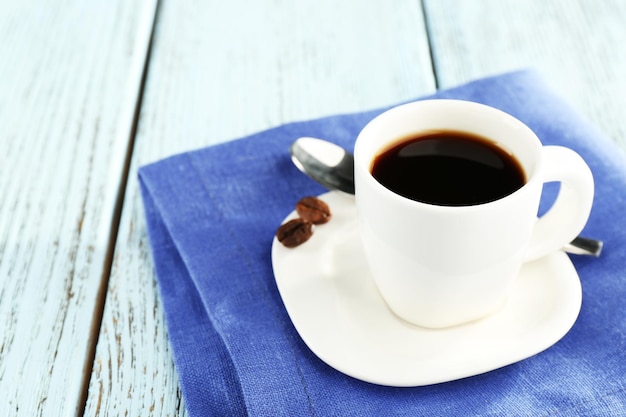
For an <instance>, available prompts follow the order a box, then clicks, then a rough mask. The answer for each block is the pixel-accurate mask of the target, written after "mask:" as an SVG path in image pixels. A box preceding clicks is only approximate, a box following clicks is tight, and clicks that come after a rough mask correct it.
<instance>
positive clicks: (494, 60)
mask: <svg viewBox="0 0 626 417" xmlns="http://www.w3.org/2000/svg"><path fill="white" fill-rule="evenodd" d="M56 3H59V4H56ZM156 3H157V0H134V1H119V0H115V1H98V0H93V1H91V2H89V3H85V2H78V1H69V2H52V1H51V2H48V3H47V4H46V3H42V2H37V3H36V2H34V1H32V0H27V1H22V2H8V1H2V0H0V144H1V145H2V147H3V148H2V149H3V154H2V157H1V158H2V159H0V192H1V195H2V199H1V200H0V317H2V320H1V321H0V415H17V416H33V415H51V416H57V415H81V414H83V411H84V415H89V416H108V415H129V416H136V415H141V416H173V415H186V412H185V410H184V402H183V401H182V398H181V395H180V392H179V389H178V382H177V376H176V371H175V369H174V367H173V363H172V355H171V351H170V348H169V345H168V342H167V331H166V327H165V323H164V318H163V311H162V309H161V305H160V303H159V294H158V288H157V286H156V283H155V279H154V271H153V269H152V260H151V257H150V253H149V248H148V242H147V237H146V230H145V224H144V220H143V212H142V210H143V208H142V206H141V201H140V198H139V195H138V186H137V182H136V171H137V168H138V167H139V166H141V165H143V164H145V163H149V162H153V161H155V160H157V159H159V158H162V157H165V156H167V155H170V154H172V153H176V152H181V151H186V150H190V149H193V148H197V147H202V146H207V145H211V144H215V143H219V142H223V141H226V140H230V139H233V138H237V137H240V136H243V135H246V134H249V133H252V132H254V131H258V130H261V129H266V128H269V127H272V126H276V125H279V124H281V123H285V122H290V121H295V120H302V119H310V118H315V117H319V116H324V115H328V114H333V113H340V112H352V111H360V110H365V109H370V108H374V107H379V106H383V105H388V104H391V103H394V102H397V101H401V100H406V99H409V98H411V97H415V96H419V95H421V94H426V93H430V92H432V91H434V89H435V88H436V85H438V86H439V87H449V86H452V85H455V84H459V83H462V82H464V81H468V80H470V79H473V78H477V77H482V76H486V75H491V74H496V73H499V72H502V71H507V70H511V69H517V68H521V67H529V66H531V67H536V68H538V69H539V70H540V71H542V72H543V73H544V75H545V76H546V78H547V79H548V81H549V82H550V83H551V84H552V85H553V86H554V87H555V88H556V89H557V90H558V91H559V92H560V93H561V94H563V95H564V96H565V97H566V98H568V99H569V100H570V101H571V102H572V104H573V105H574V106H575V107H577V108H578V109H579V110H580V111H581V113H583V114H585V115H586V116H587V117H589V118H590V119H591V120H592V121H593V122H594V123H596V124H597V125H598V126H599V127H600V128H601V129H602V130H604V131H605V132H607V133H608V134H609V135H610V136H611V137H612V138H613V139H615V140H616V142H618V143H620V144H621V145H622V147H624V148H625V149H626V119H625V118H623V117H622V113H623V110H622V102H623V97H624V93H626V78H625V77H623V74H625V73H626V55H624V54H623V53H622V50H623V44H624V42H626V25H624V24H623V22H625V21H626V3H625V2H623V1H621V0H607V1H603V2H596V1H593V0H554V1H550V2H546V1H543V0H522V1H519V2H502V1H499V0H464V1H455V0H424V1H422V2H417V1H413V0H402V1H394V2H388V1H383V0H369V1H364V0H349V1H342V2H335V1H331V0H323V1H318V2H284V1H277V0H260V1H256V2H249V1H245V0H233V1H229V2H218V1H216V0H210V1H205V2H191V1H185V0H181V1H175V2H174V1H172V2H166V1H161V2H160V5H159V7H158V13H157V17H156V20H154V21H153V18H154V12H155V8H156ZM392 3H393V4H392ZM422 5H423V9H422ZM153 27H154V29H155V32H154V42H153V44H152V50H151V52H150V55H149V56H148V55H147V52H148V48H149V36H150V33H151V31H152V28H153ZM429 47H430V50H429ZM147 57H148V58H149V62H148V66H147V70H148V72H147V79H146V84H145V90H144V91H143V92H142V94H141V95H140V94H139V91H140V89H141V85H142V84H141V77H142V71H143V65H144V62H145V60H146V58H147ZM431 57H432V61H431ZM137 106H140V113H139V119H138V125H137V130H136V132H135V131H134V130H133V120H134V115H135V109H136V107H137ZM131 145H132V146H131ZM127 151H128V152H132V159H131V161H130V169H129V170H128V177H125V174H126V170H125V166H124V163H125V158H126V156H127ZM625 162H626V160H625ZM126 181H127V183H126ZM120 187H122V188H120ZM118 195H120V196H125V198H124V200H123V206H118V205H117V202H116V200H117V199H118ZM120 207H121V208H122V213H121V219H120V222H119V228H118V224H117V216H116V213H117V209H118V208H120ZM114 239H116V240H115V241H114ZM113 245H115V246H114V247H115V252H114V253H112V252H110V248H112V247H113ZM102 300H106V303H103V302H102ZM103 304H104V306H103ZM100 318H102V322H101V323H100ZM95 338H97V347H96V351H95V358H94V361H93V364H92V362H91V359H92V352H91V351H90V349H91V344H92V343H94V342H95V340H96V339H95ZM84 370H85V371H86V372H85V374H84V375H83V371H84ZM207 377H210V376H207ZM87 388H88V391H86V390H87ZM83 395H87V397H86V405H85V409H84V410H83V409H82V400H83Z"/></svg>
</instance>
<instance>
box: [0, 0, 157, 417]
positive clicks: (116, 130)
mask: <svg viewBox="0 0 626 417" xmlns="http://www.w3.org/2000/svg"><path fill="white" fill-rule="evenodd" d="M153 8H154V4H153V2H152V1H150V0H145V1H144V0H136V1H127V0H105V1H98V0H94V1H91V2H89V4H86V3H85V2H81V1H65V2H59V1H56V2H52V1H50V2H39V1H31V0H26V1H2V2H0V146H1V147H2V154H1V156H0V195H1V196H2V198H1V199H0V318H1V319H0V415H2V416H29V417H30V416H72V415H76V414H77V413H81V410H80V409H79V408H80V404H81V401H82V398H83V397H84V387H85V383H84V382H85V378H88V377H90V372H85V371H90V368H91V357H92V356H93V347H92V346H91V345H93V344H94V343H95V339H94V338H95V337H97V335H98V332H97V329H93V326H97V324H98V323H97V320H96V321H94V319H95V318H97V317H99V315H100V313H99V312H98V310H101V309H102V305H101V304H102V303H101V298H102V296H103V295H104V294H105V292H104V291H103V290H105V288H101V287H102V285H104V284H105V283H106V281H107V279H108V257H109V253H110V249H111V248H112V246H111V245H110V241H109V240H110V236H111V230H112V229H111V226H112V224H113V223H114V220H115V212H116V199H117V195H118V190H119V185H120V183H122V182H123V181H124V177H125V176H124V173H123V171H124V169H123V168H124V164H125V160H126V153H127V146H128V139H129V137H130V134H131V126H132V122H133V113H134V109H135V105H136V102H137V94H138V91H139V83H140V80H141V74H142V68H143V63H144V61H145V52H146V50H147V39H148V36H149V34H150V31H151V27H152V19H151V12H150V11H151V9H153ZM94 330H96V331H94ZM85 368H87V369H85Z"/></svg>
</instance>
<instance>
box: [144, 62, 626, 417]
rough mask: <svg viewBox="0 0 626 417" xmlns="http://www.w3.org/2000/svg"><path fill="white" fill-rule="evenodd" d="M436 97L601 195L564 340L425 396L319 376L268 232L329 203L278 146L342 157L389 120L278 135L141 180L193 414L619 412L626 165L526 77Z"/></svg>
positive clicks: (352, 117)
mask: <svg viewBox="0 0 626 417" xmlns="http://www.w3.org/2000/svg"><path fill="white" fill-rule="evenodd" d="M433 97H434V98H457V99H464V100H471V101H477V102H481V103H484V104H488V105H491V106H493V107H497V108H500V109H502V110H504V111H506V112H508V113H510V114H512V115H514V116H515V117H517V118H519V119H520V120H522V121H523V122H525V123H526V124H527V125H528V126H530V127H531V128H532V129H533V130H534V131H535V133H536V134H537V135H538V136H539V138H540V139H541V140H542V142H543V143H544V144H560V145H565V146H568V147H570V148H572V149H574V150H576V151H577V152H578V153H580V154H581V155H582V156H583V158H584V159H585V160H586V162H587V163H588V164H589V165H590V167H591V169H592V171H593V173H594V178H595V182H596V198H595V203H594V207H593V210H592V214H591V217H590V219H589V222H588V225H587V227H586V229H585V231H584V234H585V235H587V236H591V237H596V238H599V239H603V240H604V241H605V249H604V253H603V254H602V256H601V257H600V258H598V259H596V258H590V257H583V256H572V260H573V262H574V265H575V267H576V269H577V271H578V273H579V276H580V279H581V282H582V287H583V305H582V310H581V312H580V315H579V317H578V320H577V322H576V323H575V325H574V327H573V328H572V330H571V331H570V332H569V333H568V334H567V335H566V336H565V337H564V338H563V339H562V340H561V341H559V342H558V343H557V344H555V345H554V346H552V347H551V348H549V349H548V350H546V351H544V352H542V353H540V354H537V355H535V356H533V357H531V358H529V359H526V360H524V361H521V362H518V363H515V364H512V365H509V366H506V367H504V368H500V369H497V370H494V371H491V372H488V373H485V374H482V375H477V376H474V377H469V378H465V379H462V380H457V381H452V382H447V383H442V384H437V385H432V386H425V387H413V388H393V387H384V386H379V385H375V384H370V383H366V382H362V381H359V380H357V379H354V378H351V377H349V376H346V375H344V374H342V373H340V372H338V371H336V370H334V369H333V368H331V367H329V366H328V365H326V364H325V363H324V362H322V361H321V360H320V359H318V358H317V357H316V356H315V355H314V354H313V353H312V352H311V351H310V350H309V349H308V348H307V346H306V345H305V344H304V342H303V341H302V340H301V339H300V337H299V335H298V333H297V332H296V330H295V329H294V327H293V325H292V324H291V321H290V319H289V317H288V315H287V312H286V311H285V308H284V306H283V303H282V301H281V298H280V296H279V293H278V290H277V288H276V284H275V282H274V277H273V273H272V267H271V256H270V249H271V246H272V239H273V236H274V233H275V231H276V228H277V227H278V225H279V224H280V223H281V221H282V220H283V219H284V217H285V216H286V215H287V214H288V213H289V212H290V211H291V210H293V208H294V204H295V202H296V201H297V200H298V199H299V198H301V197H303V196H305V195H315V194H320V193H322V192H324V191H325V190H324V189H323V188H322V187H320V186H318V185H317V184H315V183H314V182H313V181H311V180H309V179H308V178H306V177H305V176H304V175H302V174H301V173H299V172H298V171H297V169H296V168H295V167H294V166H293V165H292V163H291V161H290V157H289V154H288V147H289V145H290V143H291V142H292V141H293V140H294V139H296V138H297V137H299V136H316V137H322V138H326V139H328V140H331V141H333V142H335V143H338V144H340V145H342V146H344V147H346V148H348V149H352V148H353V145H354V140H355V138H356V136H357V133H358V132H359V131H360V130H361V128H362V127H363V126H364V125H365V124H366V123H367V122H368V121H369V120H371V119H372V118H373V117H374V116H376V115H377V114H378V113H380V112H382V111H383V110H385V109H379V110H374V111H370V112H364V113H358V114H348V115H339V116H333V117H327V118H323V119H319V120H312V121H307V122H300V123H291V124H286V125H283V126H280V127H277V128H274V129H270V130H267V131H264V132H260V133H257V134H254V135H251V136H248V137H245V138H242V139H239V140H235V141H232V142H228V143H225V144H221V145H217V146H213V147H209V148H205V149H200V150H196V151H193V152H189V153H184V154H180V155H176V156H173V157H170V158H167V159H164V160H162V161H159V162H156V163H154V164H151V165H148V166H145V167H142V168H141V169H140V171H139V178H140V183H141V191H142V197H143V200H144V207H145V213H146V219H147V228H148V232H149V237H150V243H151V247H152V253H153V259H154V263H155V266H156V274H157V279H158V282H159V287H160V290H161V297H162V303H163V306H164V309H165V314H166V321H167V325H168V329H169V338H170V343H171V346H172V348H173V352H174V359H175V364H176V368H177V371H178V374H179V378H180V383H181V387H182V391H183V395H184V398H185V403H186V407H187V409H188V412H189V414H190V415H191V416H210V415H234V416H237V415H251V416H283V415H284V416H307V415H310V416H335V415H336V416H378V415H386V416H388V415H397V416H404V415H406V416H416V415H464V416H471V415H533V416H534V415H557V414H558V415H559V416H570V415H571V416H579V415H586V416H592V415H595V416H609V415H610V416H614V415H626V354H625V353H624V352H625V351H626V308H625V307H624V305H625V303H626V272H624V266H625V265H626V219H625V217H624V213H626V201H625V197H624V190H625V189H626V157H625V156H624V154H623V153H622V152H620V151H619V150H618V149H617V148H616V147H615V146H614V145H613V143H612V142H611V141H610V140H609V139H607V138H606V137H605V136H604V135H603V134H602V133H601V132H599V131H598V130H597V129H595V128H594V127H593V126H592V125H590V124H589V123H588V122H586V121H585V120H583V118H581V117H580V116H579V115H578V114H576V112H575V111H573V110H572V109H571V108H570V107H569V106H568V105H567V104H566V103H565V102H564V101H563V100H561V99H560V98H559V97H557V96H556V95H555V94H553V93H552V92H551V91H550V90H549V88H548V87H547V86H546V85H545V84H544V82H543V81H542V79H541V77H540V75H538V74H537V73H535V72H534V71H519V72H514V73H508V74H503V75H499V76H495V77H491V78H485V79H481V80H478V81H475V82H471V83H469V84H465V85H462V86H460V87H457V88H453V89H449V90H445V91H440V92H438V93H436V94H435V95H433V96H430V97H425V98H433ZM303 267H306V266H303ZM294 279H297V277H294ZM462 348H463V347H462V346H459V349H462Z"/></svg>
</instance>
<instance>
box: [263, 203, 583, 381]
mask: <svg viewBox="0 0 626 417" xmlns="http://www.w3.org/2000/svg"><path fill="white" fill-rule="evenodd" d="M320 198H322V199H323V200H324V201H326V202H327V203H328V205H329V206H330V208H331V210H332V214H333V218H332V219H331V221H330V222H329V223H327V224H324V225H320V226H317V227H316V229H315V232H314V234H313V236H312V237H311V239H310V240H309V241H308V242H306V243H304V244H303V245H301V246H299V247H297V248H294V249H287V248H285V247H283V246H282V245H281V244H280V243H279V242H278V241H277V240H276V239H274V244H273V246H272V262H273V268H274V275H275V277H276V284H277V285H278V289H279V291H280V294H281V297H282V299H283V302H284V303H285V307H286V308H287V312H288V313H289V316H290V318H291V320H292V322H293V324H294V326H295V328H296V330H297V331H298V333H300V336H301V337H302V339H303V340H304V342H305V343H306V344H307V345H308V346H309V348H310V349H311V350H312V351H313V352H314V353H315V354H316V355H317V356H318V357H319V358H320V359H322V360H323V361H324V362H326V363H327V364H328V365H330V366H332V367H333V368H335V369H337V370H339V371H341V372H343V373H345V374H347V375H350V376H352V377H354V378H358V379H360V380H363V381H368V382H372V383H376V384H381V385H389V386H418V385H429V384H435V383H439V382H445V381H451V380H455V379H459V378H464V377H468V376H472V375H477V374H481V373H484V372H487V371H490V370H493V369H497V368H500V367H502V366H505V365H509V364H511V363H514V362H517V361H520V360H522V359H525V358H528V357H529V356H532V355H535V354H537V353H539V352H541V351H543V350H545V349H547V348H548V347H550V346H552V345H553V344H554V343H556V342H557V341H558V340H559V339H561V338H562V337H563V336H564V335H565V334H566V333H567V332H568V331H569V330H570V328H571V327H572V326H573V324H574V322H575V321H576V318H577V317H578V313H579V311H580V306H581V302H582V291H581V286H580V280H579V278H578V274H577V273H576V270H575V269H574V266H573V265H572V263H571V262H570V260H569V258H568V256H567V255H566V254H565V253H562V252H558V253H554V254H552V255H550V256H547V257H545V258H543V259H541V260H538V261H535V262H532V263H529V264H526V265H525V266H524V267H523V269H522V272H521V273H520V276H519V278H518V280H517V282H516V284H515V288H514V291H513V293H512V295H511V296H510V297H509V299H508V300H507V302H506V303H505V304H504V305H503V306H502V308H501V309H500V310H499V311H497V312H496V313H494V314H492V315H491V316H489V317H486V318H484V319H482V320H479V321H476V322H473V323H470V324H466V325H462V326H457V327H452V328H448V329H442V330H430V329H425V328H421V327H417V326H413V325H411V324H409V323H407V322H405V321H403V320H401V319H399V318H398V317H397V316H395V315H394V314H393V313H392V312H391V311H390V310H389V309H388V308H387V305H386V304H385V302H384V301H383V299H382V298H381V296H380V295H379V293H378V290H377V289H376V287H375V284H374V282H373V278H372V277H371V275H370V272H369V270H368V268H367V265H366V260H365V255H364V253H363V249H362V247H361V243H360V240H359V236H358V227H357V222H356V218H355V216H356V212H355V207H354V200H353V199H352V198H350V197H348V196H345V195H343V194H341V193H337V192H330V193H326V194H323V195H322V196H320ZM294 216H295V213H292V214H291V215H290V216H289V217H288V219H289V218H292V217H294Z"/></svg>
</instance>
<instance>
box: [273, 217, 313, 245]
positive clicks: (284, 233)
mask: <svg viewBox="0 0 626 417" xmlns="http://www.w3.org/2000/svg"><path fill="white" fill-rule="evenodd" d="M311 235H313V224H312V223H311V222H310V221H308V220H305V219H302V218H298V219H293V220H289V221H288V222H287V223H285V224H283V225H282V226H280V227H279V228H278V230H277V231H276V238H277V239H278V241H279V242H280V243H282V244H283V245H285V246H286V247H288V248H295V247H296V246H299V245H301V244H303V243H304V242H306V241H307V240H309V238H310V237H311Z"/></svg>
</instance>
